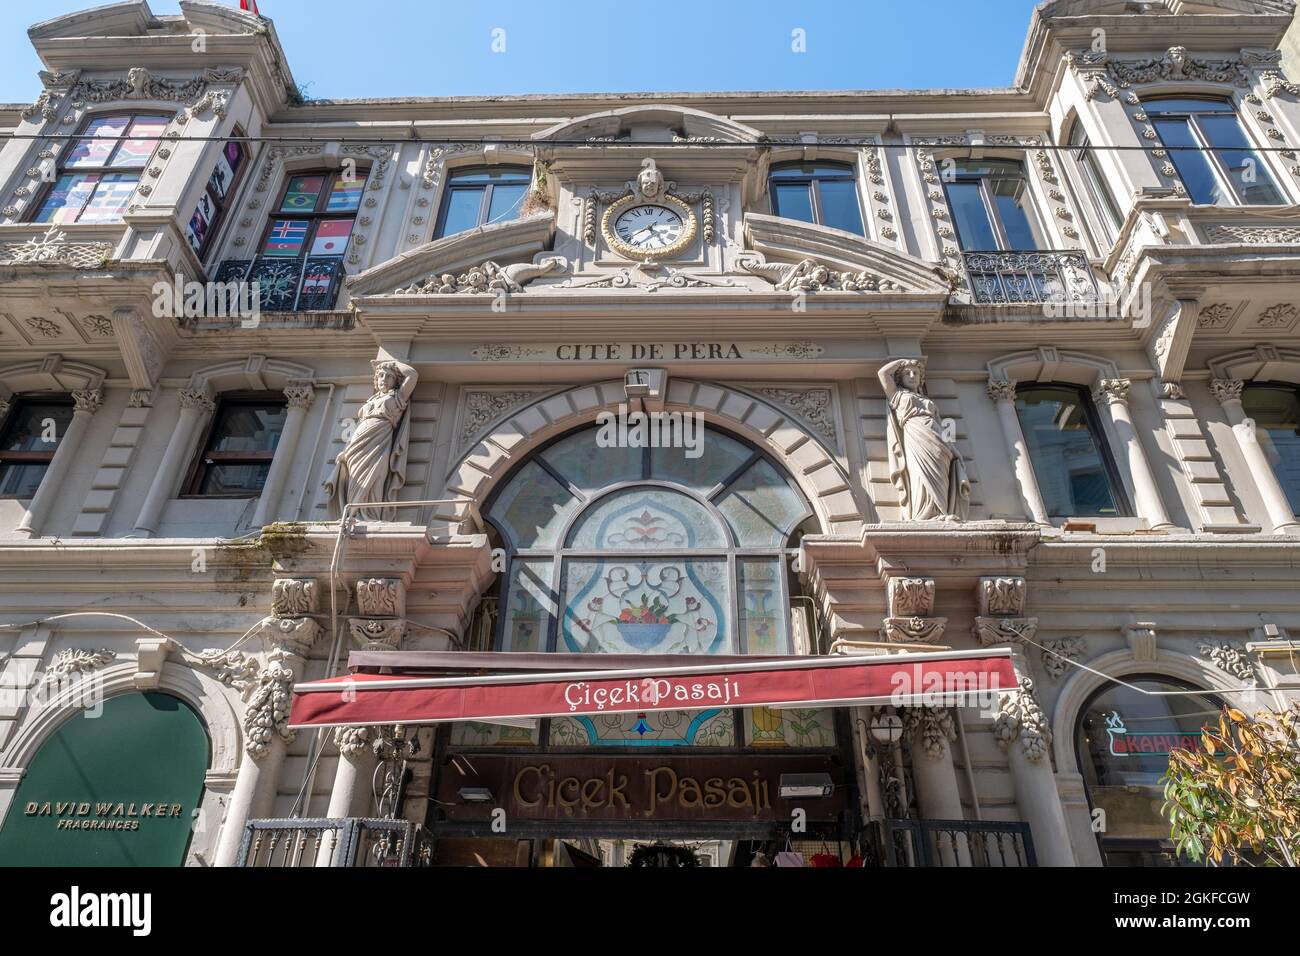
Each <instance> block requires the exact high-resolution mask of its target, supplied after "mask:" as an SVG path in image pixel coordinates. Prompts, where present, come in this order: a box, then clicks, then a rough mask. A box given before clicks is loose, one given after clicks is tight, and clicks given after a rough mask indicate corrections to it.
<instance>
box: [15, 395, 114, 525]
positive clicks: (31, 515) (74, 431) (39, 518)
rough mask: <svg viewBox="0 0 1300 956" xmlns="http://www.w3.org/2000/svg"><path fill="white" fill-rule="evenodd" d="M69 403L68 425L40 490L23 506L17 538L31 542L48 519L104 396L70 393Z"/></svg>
mask: <svg viewBox="0 0 1300 956" xmlns="http://www.w3.org/2000/svg"><path fill="white" fill-rule="evenodd" d="M72 401H73V404H74V411H73V413H72V421H70V422H69V423H68V427H67V428H66V429H65V430H64V432H63V434H62V435H60V436H58V439H59V446H58V448H56V449H55V451H54V457H53V458H51V459H50V464H49V467H47V468H46V469H45V475H44V476H43V477H42V478H41V483H40V486H39V487H38V488H37V489H36V494H34V495H32V500H31V503H30V504H28V505H27V511H26V513H25V514H24V515H23V520H22V521H20V522H19V523H18V527H17V529H16V530H17V531H18V533H19V534H22V535H26V536H27V537H29V538H35V537H37V536H38V535H39V534H40V533H41V525H42V524H44V523H45V519H46V518H47V517H49V513H50V507H51V506H52V505H53V504H54V500H55V498H57V497H58V496H59V495H60V494H61V493H62V492H63V482H64V479H66V478H67V477H68V469H69V468H71V467H72V459H73V458H75V457H76V455H77V452H78V451H80V450H81V444H82V442H83V441H84V440H85V436H86V429H87V428H89V427H90V417H91V416H92V415H94V414H95V412H96V411H98V410H99V406H100V405H102V404H103V403H104V393H103V392H102V391H101V390H99V389H97V388H95V389H84V390H80V391H75V392H73V393H72Z"/></svg>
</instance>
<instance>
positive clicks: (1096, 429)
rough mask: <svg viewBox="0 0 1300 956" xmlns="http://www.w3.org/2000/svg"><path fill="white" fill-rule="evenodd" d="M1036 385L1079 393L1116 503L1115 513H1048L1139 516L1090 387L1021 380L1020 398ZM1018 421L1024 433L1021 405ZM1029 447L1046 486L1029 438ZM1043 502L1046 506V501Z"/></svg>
mask: <svg viewBox="0 0 1300 956" xmlns="http://www.w3.org/2000/svg"><path fill="white" fill-rule="evenodd" d="M1036 389H1037V390H1041V391H1046V390H1048V389H1057V390H1068V391H1072V392H1074V393H1075V394H1076V395H1077V396H1078V398H1079V405H1080V407H1081V408H1082V409H1083V417H1084V419H1085V421H1086V422H1087V425H1088V431H1089V433H1090V434H1091V435H1092V439H1093V443H1094V444H1095V445H1096V446H1097V454H1098V456H1099V457H1100V458H1101V467H1102V471H1103V473H1104V474H1105V476H1106V481H1107V483H1108V484H1109V486H1110V497H1111V501H1112V502H1113V503H1114V505H1115V514H1113V515H1054V514H1051V513H1050V511H1049V512H1048V515H1047V517H1048V518H1050V519H1052V520H1053V521H1058V520H1060V521H1064V520H1067V519H1069V518H1083V519H1086V518H1096V519H1101V520H1105V519H1108V518H1134V517H1137V514H1136V513H1135V511H1134V510H1133V503H1132V502H1131V501H1130V500H1129V496H1128V489H1127V488H1126V487H1125V485H1124V477H1123V475H1122V473H1121V472H1120V470H1119V461H1118V459H1117V458H1116V456H1115V452H1114V449H1113V448H1112V447H1111V443H1110V436H1109V435H1108V434H1107V432H1106V427H1105V423H1104V422H1103V421H1102V418H1101V414H1100V413H1099V412H1098V411H1097V403H1096V402H1095V401H1094V400H1093V397H1092V394H1091V392H1090V391H1089V390H1088V388H1087V387H1086V386H1083V385H1079V384H1077V383H1075V382H1056V381H1052V382H1017V383H1016V400H1017V401H1019V400H1020V398H1021V396H1022V395H1024V394H1025V393H1028V392H1032V391H1034V390H1036ZM1016 423H1017V424H1018V425H1019V426H1020V429H1021V432H1022V434H1023V432H1024V424H1023V423H1022V422H1021V421H1020V412H1019V409H1017V410H1016ZM1025 450H1026V452H1027V453H1028V454H1029V467H1030V468H1032V469H1034V480H1035V481H1037V482H1038V486H1039V488H1042V482H1041V481H1039V479H1038V468H1037V466H1036V465H1035V463H1034V455H1033V452H1032V451H1031V450H1030V449H1029V444H1028V441H1026V443H1025ZM1043 504H1044V506H1046V504H1047V503H1046V501H1044V502H1043Z"/></svg>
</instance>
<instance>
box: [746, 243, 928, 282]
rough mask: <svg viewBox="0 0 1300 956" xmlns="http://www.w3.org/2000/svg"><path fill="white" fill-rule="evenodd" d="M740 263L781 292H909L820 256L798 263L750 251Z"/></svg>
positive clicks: (880, 278)
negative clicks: (841, 269)
mask: <svg viewBox="0 0 1300 956" xmlns="http://www.w3.org/2000/svg"><path fill="white" fill-rule="evenodd" d="M736 266H737V267H739V268H740V269H743V270H744V271H745V272H748V273H750V274H752V275H756V276H758V277H759V278H760V279H765V280H766V281H768V282H770V283H772V287H773V289H774V290H775V291H777V292H906V291H907V289H906V288H905V287H904V286H903V285H901V284H900V283H898V282H894V281H893V280H892V279H885V278H882V277H881V276H875V275H872V274H871V273H869V272H839V271H836V270H835V269H832V268H831V267H830V266H826V265H822V264H821V263H820V262H818V261H817V260H816V259H801V260H800V261H799V262H796V263H789V262H765V261H764V260H763V259H762V258H761V257H760V256H758V255H755V254H753V253H747V254H745V255H742V256H737V257H736Z"/></svg>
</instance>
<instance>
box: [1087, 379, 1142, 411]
mask: <svg viewBox="0 0 1300 956" xmlns="http://www.w3.org/2000/svg"><path fill="white" fill-rule="evenodd" d="M1131 384H1132V383H1131V382H1130V381H1129V380H1128V379H1126V378H1103V379H1102V380H1101V381H1099V382H1098V383H1097V387H1096V388H1094V389H1093V390H1092V397H1093V398H1094V399H1096V400H1097V401H1098V402H1105V403H1106V404H1107V405H1114V404H1119V405H1127V404H1128V390H1129V386H1130V385H1131Z"/></svg>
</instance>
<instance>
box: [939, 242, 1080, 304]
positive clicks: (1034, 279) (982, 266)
mask: <svg viewBox="0 0 1300 956" xmlns="http://www.w3.org/2000/svg"><path fill="white" fill-rule="evenodd" d="M962 255H963V256H964V257H965V260H966V275H967V276H968V277H969V278H970V286H971V295H972V298H973V299H974V301H975V302H976V303H978V304H980V305H1021V304H1026V305H1036V304H1040V303H1043V302H1095V301H1096V300H1097V298H1098V290H1097V280H1096V277H1094V276H1093V274H1092V267H1091V266H1090V265H1088V259H1087V257H1086V256H1085V255H1084V254H1083V253H1082V252H1079V251H1078V250H1076V249H1067V250H1061V251H1042V252H1037V251H1035V252H966V253H963V254H962Z"/></svg>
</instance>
